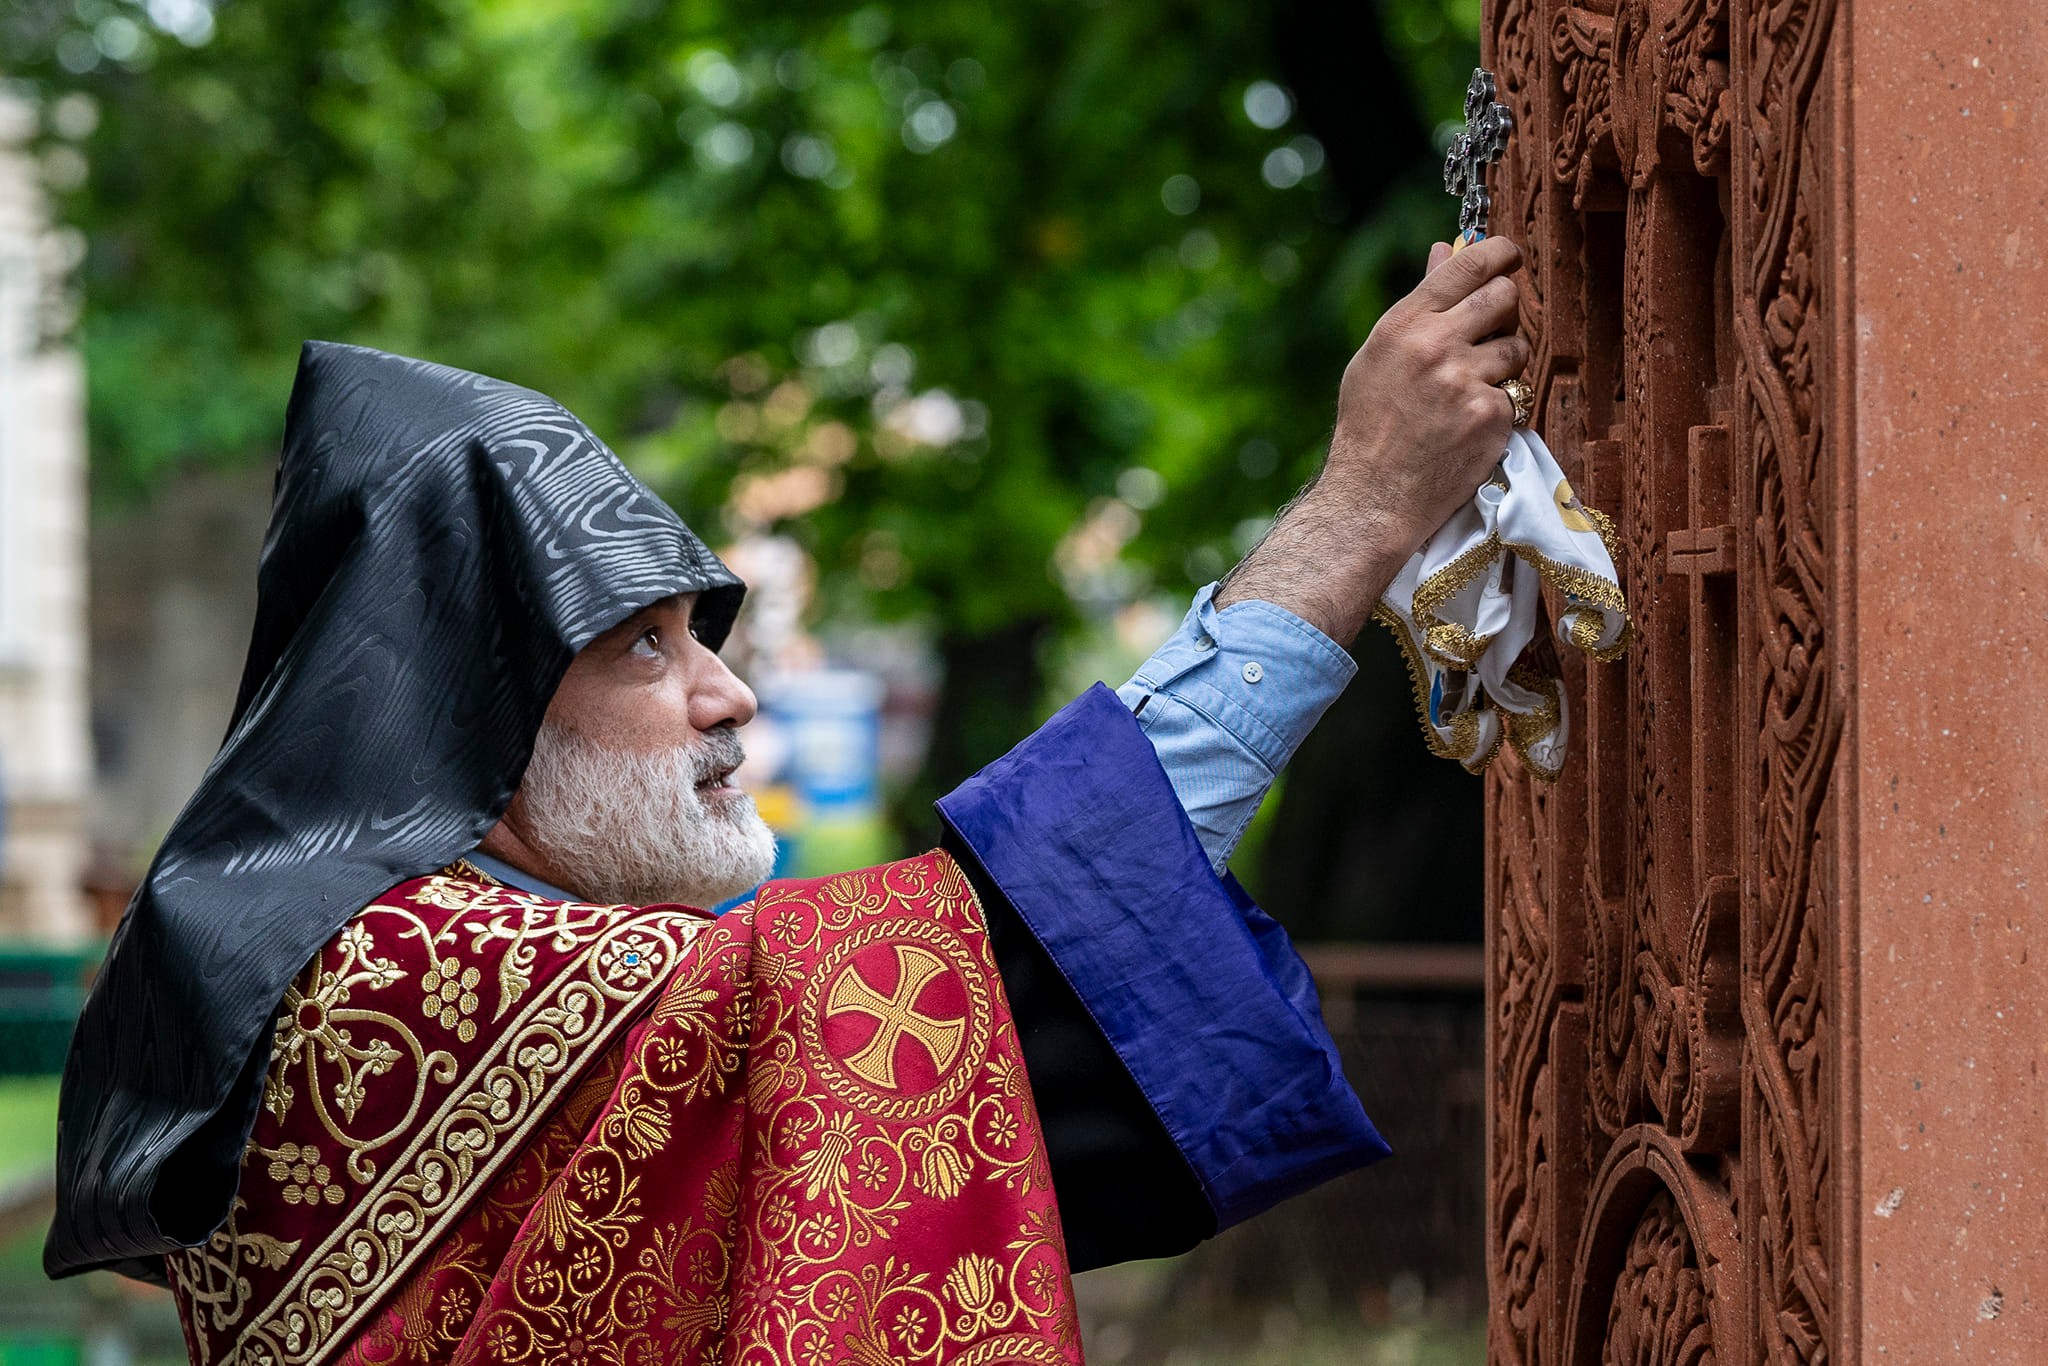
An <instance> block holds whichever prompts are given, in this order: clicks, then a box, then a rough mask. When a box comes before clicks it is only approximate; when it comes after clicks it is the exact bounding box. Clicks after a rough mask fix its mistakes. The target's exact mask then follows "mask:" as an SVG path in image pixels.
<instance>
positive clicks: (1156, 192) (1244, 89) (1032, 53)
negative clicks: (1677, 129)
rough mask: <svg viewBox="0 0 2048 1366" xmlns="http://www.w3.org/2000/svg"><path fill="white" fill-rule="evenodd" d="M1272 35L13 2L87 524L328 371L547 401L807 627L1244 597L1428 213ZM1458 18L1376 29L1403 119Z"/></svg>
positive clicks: (788, 14)
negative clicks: (754, 531) (799, 575)
mask: <svg viewBox="0 0 2048 1366" xmlns="http://www.w3.org/2000/svg"><path fill="white" fill-rule="evenodd" d="M1284 15H1285V11H1268V10H1266V9H1264V8H1262V7H1258V6H1244V5H1239V4H1233V3H1228V0H1114V2H1113V3H1083V2H1081V0H1056V2H1046V3H1033V4H1024V5H1016V6H1007V7H991V6H987V5H984V4H980V3H967V0H920V3H918V4H915V5H912V4H907V3H903V4H894V5H870V6H867V7H865V8H860V9H851V10H849V9H845V8H841V7H835V6H828V5H817V4H811V3H799V2H798V0H779V2H774V3H759V2H757V3H751V4H738V3H729V2H728V0H700V3H696V4H691V5H687V6H683V5H665V4H654V3H639V4H620V3H616V2H615V0H478V2H475V3H457V0H439V2H438V3H418V2H416V0H407V2H406V3H400V2H399V0H263V2H262V3H256V2H255V0H234V2H233V3H227V4H223V5H221V6H219V8H218V9H217V10H210V9H208V8H207V6H206V5H205V4H204V3H202V0H152V2H151V3H150V4H149V5H146V6H140V5H133V4H128V3H122V2H121V0H71V2H69V3H64V4H61V5H60V4H57V3H55V0H17V4H16V6H14V7H11V9H10V12H9V16H8V17H7V18H5V19H4V20H0V38H4V39H5V42H6V46H7V49H8V50H9V51H10V52H11V53H20V54H25V58H24V59H23V60H22V61H20V62H18V63H17V64H16V66H15V67H14V68H13V70H12V71H11V73H10V74H11V75H13V76H14V77H15V78H16V79H17V80H19V81H22V82H24V88H25V89H28V90H29V91H30V93H32V94H33V95H35V96H37V97H38V98H39V99H40V100H41V102H42V105H43V107H44V109H45V111H46V115H47V114H48V111H51V110H53V109H54V108H55V106H56V104H57V103H58V102H59V100H60V97H62V96H64V95H65V94H66V93H67V92H83V93H84V94H85V95H86V96H88V97H89V99H90V100H91V102H92V103H91V106H90V107H91V109H92V110H94V111H95V112H96V113H97V118H96V120H87V119H83V118H72V119H71V120H70V121H69V125H68V126H60V125H62V124H63V123H64V121H63V120H60V119H57V118H55V117H54V116H46V118H45V120H44V122H45V128H46V131H45V135H44V138H45V147H46V155H54V154H57V153H59V152H61V151H63V150H65V149H69V148H73V147H75V148H77V149H78V150H82V151H83V153H84V155H85V165H86V167H87V168H88V169H87V172H86V174H85V175H84V177H83V180H82V183H80V184H78V185H77V186H76V187H75V188H72V189H69V190H67V191H66V192H64V193H63V194H62V196H61V204H62V207H63V212H64V215H65V216H66V218H67V219H68V220H69V221H70V222H72V223H73V224H75V225H76V226H78V227H80V228H82V229H83V230H84V231H85V232H86V233H87V234H88V239H89V242H90V251H89V253H88V256H87V259H86V262H85V265H84V266H83V268H82V270H81V272H80V281H79V283H80V285H81V287H82V290H83V300H84V308H83V324H82V327H83V333H82V335H83V342H84V346H85V349H86V352H87V357H88V362H89V365H90V371H89V373H90V376H91V421H92V438H93V452H94V460H95V465H94V480H95V486H96V489H97V491H98V492H99V493H100V494H101V495H102V496H105V497H124V496H130V495H134V494H137V493H140V492H145V491H146V490H147V489H148V488H149V487H151V485H152V483H153V482H154V481H155V480H157V479H159V478H160V477H162V475H163V474H164V472H165V471H167V470H169V469H171V468H173V467H175V466H178V465H180V464H183V463H187V462H200V461H220V460H248V459H261V458H266V457H268V456H269V455H270V454H271V452H272V450H273V449H274V441H275V435H276V432H277V430H278V428H279V425H280V423H281V419H282V414H283V408H284V399H285V394H286V391H287V388H288V385H289V377H290V373H291V368H292V365H293V362H294V359H295V352H296V348H297V344H298V342H299V341H300V340H302V339H304V338H307V337H327V338H336V339H345V340H350V341H356V342H361V343H365V344H369V345H375V346H381V347H385V348H388V349H392V350H397V351H402V352H407V353H410V354H416V355H424V356H428V357H431V358H433V359H437V360H442V361H446V362H449V363H452V364H456V365H460V366H464V367H466V368H471V369H477V370H482V371H486V372H489V373H493V374H498V375H502V376H503V377H505V378H508V379H512V380H515V381H518V382H522V383H526V384H530V385H533V386H535V387H537V388H541V389H544V390H546V391H548V392H550V393H552V394H554V395H556V396H557V397H559V398H560V399H562V400H563V401H564V402H565V403H566V404H568V405H569V406H570V407H571V408H573V409H575V410H576V411H577V412H578V413H579V414H580V415H582V416H583V417H584V418H585V419H586V420H587V421H588V422H589V423H590V424H591V425H592V426H593V427H595V428H596V429H597V430H598V431H600V432H601V433H604V434H605V435H606V436H607V437H608V439H610V440H611V441H612V442H613V444H614V445H616V446H617V447H619V449H620V450H621V452H622V453H623V454H624V455H626V456H627V458H628V459H629V460H630V461H632V462H634V463H635V464H636V466H637V467H638V468H640V469H641V470H642V472H643V473H645V474H646V475H647V476H648V477H649V478H650V479H651V480H653V481H654V482H655V483H656V484H657V485H658V486H659V487H661V488H662V489H663V490H664V491H665V492H666V493H668V494H670V495H672V496H673V497H674V499H675V501H676V502H677V503H678V505H679V506H680V507H681V508H682V510H683V511H684V513H685V515H686V516H688V517H690V518H691V519H692V520H693V521H695V522H696V523H698V524H699V525H700V526H701V527H702V528H703V529H704V530H705V531H706V532H707V533H708V534H710V535H712V536H714V537H716V536H718V535H719V534H720V532H721V531H735V530H740V529H743V528H746V527H753V526H775V527H780V528H782V529H785V530H788V531H790V532H792V533H793V534H795V535H798V536H799V537H800V538H802V539H803V540H804V541H805V542H806V543H807V544H808V545H809V546H810V547H811V548H812V549H813V551H814V552H815V553H816V554H817V556H818V558H819V561H820V565H821V569H822V572H823V589H824V601H825V605H826V610H828V611H835V612H839V611H853V612H857V613H860V614H879V615H883V616H896V615H905V614H917V615H920V616H924V617H927V618H929V619H930V620H932V621H933V622H934V623H935V624H936V625H937V626H938V628H939V630H940V634H941V635H942V636H953V637H960V638H967V639H972V638H975V637H980V636H986V635H989V634H991V633H993V632H996V631H997V630H999V629H1001V628H1003V627H1005V626H1006V625H1010V624H1014V623H1016V622H1019V621H1035V622H1043V623H1046V624H1050V625H1055V626H1056V625H1057V624H1059V623H1060V622H1063V621H1067V620H1070V619H1072V617H1073V615H1074V613H1075V611H1076V610H1077V607H1078V608H1079V609H1080V610H1086V609H1087V608H1088V607H1089V605H1090V604H1091V603H1094V602H1104V603H1108V602H1115V601H1122V600H1126V599H1128V598H1129V597H1130V596H1131V595H1133V594H1135V593H1138V592H1142V591H1145V590H1147V589H1148V588H1156V589H1158V590H1162V591H1171V592H1173V593H1176V594H1177V593H1181V592H1184V591H1185V590H1186V589H1188V588H1189V587H1192V586H1193V585H1194V584H1196V583H1199V582H1202V581H1205V580H1206V579H1208V578H1211V577H1214V576H1215V575H1216V574H1217V573H1219V572H1221V570H1222V569H1223V568H1225V567H1227V565H1228V563H1229V562H1231V561H1232V560H1233V559H1234V558H1235V557H1236V555H1237V554H1239V553H1241V551H1242V549H1243V548H1244V545H1245V543H1246V542H1247V541H1248V540H1249V539H1250V538H1252V537H1254V536H1256V534H1257V532H1258V530H1259V528H1260V526H1261V525H1262V523H1261V520H1260V519H1261V518H1262V516H1263V515H1265V514H1268V513H1270V511H1271V510H1272V509H1273V508H1274V507H1275V506H1277V505H1278V504H1279V503H1280V502H1281V501H1283V500H1284V499H1285V497H1286V496H1287V495H1288V494H1289V493H1290V492H1291V491H1292V490H1293V488H1294V487H1296V486H1297V485H1298V484H1299V483H1300V482H1301V480H1302V479H1304V478H1305V477H1306V476H1308V475H1309V474H1310V473H1312V472H1313V470H1314V468H1315V464H1316V461H1317V459H1318V458H1319V448H1320V445H1321V442H1322V440H1323V438H1324V436H1325V432H1326V426H1327V423H1328V420H1329V412H1330V406H1331V403H1332V401H1333V397H1334V392H1335V384H1336V379H1337V376H1338V373H1339V371H1340V370H1341V367H1342V364H1343V361H1344V358H1345V356H1346V355H1348V353H1349V351H1350V349H1351V348H1352V347H1353V346H1355V345H1356V343H1357V342H1358V341H1359V340H1361V339H1362V338H1363V336H1364V333H1365V330H1366V329H1367V328H1368V327H1369V326H1370V324H1371V322H1372V320H1373V318H1374V317H1375V316H1376V315H1377V313H1378V311H1379V310H1380V308H1381V307H1383V306H1384V303H1385V302H1386V295H1385V289H1384V288H1383V284H1384V282H1386V281H1388V280H1389V279H1401V278H1405V275H1406V274H1408V273H1412V270H1413V266H1412V264H1411V263H1413V262H1415V261H1417V260H1418V259H1419V256H1420V254H1421V251H1422V249H1423V247H1424V246H1425V245H1426V243H1427V241H1428V240H1429V238H1430V237H1431V236H1432V235H1435V233H1438V232H1441V231H1442V228H1443V225H1444V224H1445V222H1447V220H1448V210H1447V204H1446V202H1445V201H1443V200H1442V198H1441V196H1440V195H1436V194H1435V191H1434V189H1433V188H1432V185H1431V183H1430V182H1431V179H1432V177H1433V168H1434V165H1435V159H1436V153H1435V149H1434V148H1432V147H1429V146H1419V147H1417V148H1416V149H1415V153H1416V155H1415V159H1414V166H1415V168H1416V169H1415V172H1414V174H1413V175H1412V176H1411V177H1409V178H1408V179H1406V180H1404V181H1402V182H1401V183H1399V184H1396V185H1392V186H1386V187H1368V188H1369V189H1371V190H1372V192H1373V193H1374V194H1375V195H1377V196H1379V198H1378V199H1377V201H1376V208H1375V212H1373V213H1372V214H1370V215H1367V216H1364V217H1361V216H1360V214H1359V203H1358V202H1356V201H1357V200H1358V199H1359V187H1357V186H1352V187H1348V188H1347V187H1345V186H1342V185H1340V184H1339V183H1337V178H1336V176H1335V175H1334V174H1333V173H1332V170H1331V167H1330V165H1329V157H1328V156H1327V155H1326V148H1325V146H1324V143H1325V142H1326V141H1328V140H1329V139H1331V138H1333V137H1338V136H1343V137H1368V138H1369V137H1371V136H1372V135H1373V134H1372V132H1371V130H1370V129H1369V128H1350V127H1334V128H1333V127H1324V128H1321V129H1316V130H1311V129H1309V128H1307V127H1305V126H1304V123H1303V119H1302V117H1301V111H1300V108H1299V107H1298V105H1297V101H1296V99H1295V97H1294V95H1293V93H1292V92H1290V90H1289V89H1288V87H1287V83H1286V79H1285V76H1284V74H1283V73H1282V72H1281V71H1280V70H1279V68H1278V66H1277V64H1276V59H1275V56H1274V53H1275V32H1274V30H1275V27H1276V25H1278V24H1281V23H1284V22H1286V20H1285V18H1284ZM1477 25H1478V0H1382V3H1381V6H1380V22H1379V25H1378V27H1379V31H1380V33H1381V35H1382V37H1383V39H1384V42H1385V44H1386V45H1387V48H1388V50H1389V51H1390V52H1391V53H1393V54H1394V55H1395V57H1396V58H1397V60H1398V63H1399V65H1400V67H1401V69H1402V70H1403V71H1404V73H1405V74H1406V76H1407V78H1408V80H1409V82H1410V85H1411V87H1412V88H1411V89H1410V90H1408V91H1404V92H1400V94H1399V98H1401V99H1404V100H1406V99H1414V100H1416V101H1419V102H1420V106H1421V107H1422V108H1423V109H1424V110H1426V111H1427V113H1426V116H1425V117H1423V118H1422V119H1421V121H1420V125H1421V126H1422V127H1424V128H1429V127H1432V126H1434V125H1435V124H1436V123H1438V122H1439V121H1440V119H1442V118H1446V117H1449V116H1450V114H1451V113H1453V112H1454V111H1455V110H1456V108H1457V104H1458V95H1459V92H1460V90H1461V89H1462V86H1463V83H1464V78H1465V76H1466V74H1467V72H1468V70H1469V67H1470V64H1471V60H1472V53H1473V50H1474V48H1475V46H1476V33H1477ZM110 26H111V27H110ZM131 30H132V31H131ZM181 35H182V36H181ZM1371 94H1372V92H1370V91H1361V92H1360V100H1361V106H1360V107H1361V111H1362V112H1361V118H1363V117H1364V116H1365V115H1364V113H1363V111H1364V110H1365V109H1367V108H1369V107H1370V99H1369V96H1370V95H1371ZM1379 97H1380V98H1381V99H1384V98H1386V92H1384V91H1382V92H1379ZM78 108H79V106H78V105H76V104H74V105H73V106H72V109H73V112H74V113H76V111H77V110H78ZM88 122H90V123H91V125H92V126H91V127H89V128H87V127H85V125H86V124H87V123H88ZM74 155H75V153H74ZM721 520H722V521H723V522H724V524H725V525H724V526H723V527H721V526H720V525H718V524H719V523H720V522H721ZM1021 663H1022V666H1023V667H1029V666H1030V664H1029V661H1023V662H1021Z"/></svg>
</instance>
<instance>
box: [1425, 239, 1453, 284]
mask: <svg viewBox="0 0 2048 1366" xmlns="http://www.w3.org/2000/svg"><path fill="white" fill-rule="evenodd" d="M1450 259H1451V244H1450V243H1449V242H1432V243H1430V244H1429V265H1428V266H1426V267H1425V268H1424V269H1423V272H1422V273H1423V275H1424V277H1425V278H1426V277H1428V276H1431V275H1434V274H1436V268H1437V267H1438V266H1440V265H1442V264H1443V263H1444V262H1446V261H1448V260H1450Z"/></svg>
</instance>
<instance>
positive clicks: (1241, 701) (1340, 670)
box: [1116, 583, 1358, 872]
mask: <svg viewBox="0 0 2048 1366" xmlns="http://www.w3.org/2000/svg"><path fill="white" fill-rule="evenodd" d="M1215 597H1216V585H1215V584H1213V583H1212V584H1210V585H1209V586H1208V587H1206V588H1204V589H1202V591H1201V592H1199V593H1197V594H1195V600H1194V603H1193V605H1192V606H1190V607H1189V608H1188V614H1187V616H1186V617H1185V618H1184V619H1183V620H1182V621H1181V624H1180V629H1179V630H1178V631H1176V632H1174V634H1173V636H1172V637H1171V638H1170V639H1169V640H1168V641H1167V642H1166V643H1165V644H1164V645H1162V646H1160V647H1159V650H1158V652H1157V653H1155V654H1154V655H1153V656H1152V658H1150V659H1148V660H1146V661H1145V662H1144V663H1143V664H1142V665H1140V666H1139V667H1138V671H1137V673H1135V674H1133V675H1132V676H1131V681H1130V682H1128V683H1126V684H1124V685H1123V686H1122V687H1121V688H1118V689H1117V694H1116V695H1117V697H1118V698H1119V699H1121V700H1122V702H1123V704H1124V705H1125V706H1127V707H1129V708H1130V709H1131V711H1132V712H1133V713H1135V714H1136V716H1137V718H1138V725H1139V727H1140V728H1141V729H1142V730H1143V731H1144V732H1145V738H1146V739H1148V740H1150V741H1151V742H1152V748H1153V749H1154V750H1155V751H1156V752H1157V753H1158V755H1159V763H1160V766H1161V767H1163V768H1164V769H1165V770H1166V777H1167V781H1168V782H1170V783H1171V784H1172V785H1173V792H1174V795H1175V796H1176V797H1178V798H1179V799H1180V804H1181V806H1182V808H1183V809H1185V810H1186V811H1187V813H1188V819H1189V820H1190V821H1192V822H1193V823H1194V827H1195V834H1196V836H1197V838H1199V839H1200V841H1201V844H1202V849H1203V851H1204V852H1205V853H1207V854H1208V856H1209V863H1210V866H1211V867H1213V868H1214V869H1216V870H1217V871H1218V872H1221V871H1222V870H1223V867H1224V865H1225V864H1227V863H1229V862H1230V855H1231V853H1232V852H1233V851H1234V850H1235V849H1236V848H1237V842H1238V840H1239V839H1241V838H1242V837H1243V836H1244V830H1245V826H1247V825H1249V824H1250V823H1251V819H1252V816H1253V814H1254V813H1255V812H1257V811H1258V809H1259V803H1260V802H1262V801H1264V800H1265V797H1266V791H1267V789H1269V788H1270V787H1272V785H1273V779H1274V778H1276V777H1278V776H1279V773H1280V770H1281V769H1283V768H1285V767H1286V766H1287V761H1288V760H1289V759H1292V758H1293V757H1294V751H1295V750H1296V749H1298V748H1299V747H1300V745H1301V742H1302V741H1303V740H1304V739H1306V738H1307V737H1308V733H1309V732H1310V731H1311V730H1313V729H1315V724H1316V722H1317V721H1318V720H1320V719H1322V715H1323V712H1324V711H1325V710H1327V709H1328V708H1329V705H1330V703H1332V702H1334V701H1336V700H1337V695H1338V694H1339V693H1341V692H1343V691H1344V687H1345V685H1346V684H1347V683H1349V682H1350V681H1351V676H1352V675H1353V674H1355V673H1357V672H1358V665H1357V663H1356V662H1355V661H1353V659H1352V658H1351V656H1350V655H1349V654H1347V653H1346V652H1345V651H1344V650H1343V649H1342V648H1341V647H1340V646H1339V645H1338V644H1337V643H1336V642H1335V641H1333V640H1331V639H1330V638H1329V637H1328V636H1326V635H1324V634H1323V633H1322V632H1321V631H1318V630H1317V629H1316V628H1315V627H1313V626H1311V625H1309V624H1308V623H1307V622H1305V621H1303V620H1302V619H1301V618H1300V617H1298V616H1296V615H1294V613H1292V612H1290V611H1288V610H1287V609H1286V608H1284V607H1281V606H1278V605H1276V604H1274V603H1270V602H1261V601H1258V600H1250V601H1245V602H1234V603H1232V604H1231V605H1230V606H1228V607H1226V608H1224V609H1222V610H1221V611H1218V610H1217V608H1216V604H1215Z"/></svg>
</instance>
